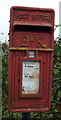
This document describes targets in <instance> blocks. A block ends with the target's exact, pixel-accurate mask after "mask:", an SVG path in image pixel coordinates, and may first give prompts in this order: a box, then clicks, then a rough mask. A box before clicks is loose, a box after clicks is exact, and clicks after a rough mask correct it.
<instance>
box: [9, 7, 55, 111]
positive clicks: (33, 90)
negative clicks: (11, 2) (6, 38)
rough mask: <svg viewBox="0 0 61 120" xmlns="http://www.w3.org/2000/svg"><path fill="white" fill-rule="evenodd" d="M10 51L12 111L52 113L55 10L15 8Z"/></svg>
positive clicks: (11, 24) (12, 13) (10, 106)
mask: <svg viewBox="0 0 61 120" xmlns="http://www.w3.org/2000/svg"><path fill="white" fill-rule="evenodd" d="M9 49H10V52H9V101H8V109H9V111H11V112H40V111H41V112H42V111H48V110H50V108H51V93H52V66H53V50H54V10H53V9H45V8H44V9H42V8H29V7H16V6H13V7H11V10H10V47H9Z"/></svg>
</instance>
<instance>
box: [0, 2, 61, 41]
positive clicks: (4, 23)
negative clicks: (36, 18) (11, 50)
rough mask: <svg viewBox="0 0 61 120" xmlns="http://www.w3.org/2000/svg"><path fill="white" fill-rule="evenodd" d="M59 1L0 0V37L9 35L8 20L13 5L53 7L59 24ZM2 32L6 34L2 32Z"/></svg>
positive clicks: (56, 21)
mask: <svg viewBox="0 0 61 120" xmlns="http://www.w3.org/2000/svg"><path fill="white" fill-rule="evenodd" d="M59 1H60V0H0V39H2V38H5V37H7V35H8V32H9V22H8V21H9V20H10V8H11V6H26V7H39V8H53V9H54V10H55V24H59ZM2 32H3V33H4V34H1V33H2ZM57 34H58V33H57ZM57 34H56V35H57ZM2 40H5V39H2Z"/></svg>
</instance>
